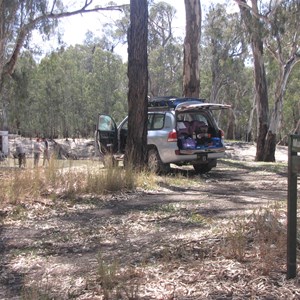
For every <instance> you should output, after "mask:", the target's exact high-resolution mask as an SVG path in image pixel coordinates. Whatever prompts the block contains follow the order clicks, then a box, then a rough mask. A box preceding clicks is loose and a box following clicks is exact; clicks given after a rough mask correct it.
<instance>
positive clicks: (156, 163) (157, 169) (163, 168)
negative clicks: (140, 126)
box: [148, 149, 170, 174]
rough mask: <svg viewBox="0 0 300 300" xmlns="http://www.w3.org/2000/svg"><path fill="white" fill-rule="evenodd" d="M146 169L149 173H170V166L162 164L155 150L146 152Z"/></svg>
mask: <svg viewBox="0 0 300 300" xmlns="http://www.w3.org/2000/svg"><path fill="white" fill-rule="evenodd" d="M148 168H149V170H150V171H151V172H154V173H157V174H161V173H164V174H165V173H168V172H170V164H164V163H163V162H162V161H161V159H160V156H159V153H158V151H157V150H156V149H149V150H148Z"/></svg>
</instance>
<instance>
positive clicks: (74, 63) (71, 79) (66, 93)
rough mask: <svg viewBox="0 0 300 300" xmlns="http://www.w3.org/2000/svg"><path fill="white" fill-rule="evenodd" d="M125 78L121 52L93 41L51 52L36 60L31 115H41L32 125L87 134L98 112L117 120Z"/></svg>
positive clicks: (122, 107) (50, 133)
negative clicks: (104, 48)
mask: <svg viewBox="0 0 300 300" xmlns="http://www.w3.org/2000/svg"><path fill="white" fill-rule="evenodd" d="M126 84H127V80H126V69H125V65H124V64H123V63H122V60H121V57H120V56H119V55H117V54H114V53H111V52H110V51H106V50H103V49H102V48H101V47H100V46H99V45H97V44H93V43H90V44H89V45H76V46H71V47H69V48H67V49H61V50H60V51H56V52H53V53H51V54H50V55H48V56H47V57H45V58H44V59H43V60H42V61H41V62H40V64H39V65H38V67H37V72H36V76H35V77H34V79H33V80H32V82H31V86H30V94H31V98H32V99H33V101H32V104H31V105H32V109H31V111H32V112H34V114H33V116H32V118H33V119H37V118H39V115H42V116H43V121H42V120H39V121H37V124H38V126H37V127H36V128H38V129H39V130H40V131H41V133H42V134H43V135H47V136H49V137H57V136H63V137H79V136H84V137H87V136H92V135H93V133H94V130H95V124H96V117H97V113H99V112H103V113H107V114H112V115H113V117H114V118H116V119H117V120H119V121H120V119H121V118H123V117H124V116H125V114H126V104H127V99H126V91H127V87H126ZM33 103H35V105H33ZM115 111H117V112H116V114H114V112H115Z"/></svg>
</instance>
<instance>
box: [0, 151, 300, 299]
mask: <svg viewBox="0 0 300 300" xmlns="http://www.w3.org/2000/svg"><path fill="white" fill-rule="evenodd" d="M232 147H233V148H234V150H233V151H232V153H233V154H232V155H231V157H230V159H227V160H226V159H225V160H223V161H221V162H220V163H219V165H218V167H217V168H216V169H214V170H213V171H212V172H211V173H209V174H206V175H204V176H199V175H193V173H192V172H190V173H185V171H180V170H179V171H178V170H177V169H174V170H173V172H174V174H175V175H174V176H176V174H177V173H178V172H182V174H181V176H182V181H183V184H182V185H180V186H176V185H175V184H166V181H165V180H164V179H162V178H158V180H161V182H162V183H161V187H160V188H159V189H158V190H152V191H149V190H141V189H139V190H138V191H137V192H136V193H132V192H131V193H118V194H108V195H105V196H101V197H95V196H92V195H87V196H85V197H80V198H79V197H78V198H77V199H65V198H59V199H56V200H53V199H51V198H49V197H47V196H46V195H45V197H44V198H40V199H24V201H22V202H21V203H20V204H19V205H18V206H16V207H14V206H13V205H11V206H6V207H5V206H4V207H2V208H1V211H0V216H1V231H0V234H1V240H0V251H1V273H0V298H1V299H144V300H148V299H163V300H167V299H173V300H175V299H177V300H191V299H195V300H196V299H199V300H201V299H300V286H299V280H298V277H296V278H295V279H292V280H287V279H286V199H287V172H286V168H287V166H286V162H285V163H284V162H283V166H282V167H281V169H280V172H270V171H268V169H266V170H265V169H264V166H258V164H257V163H254V162H253V160H252V158H253V156H252V157H250V158H249V155H250V153H251V152H250V151H249V148H246V147H244V146H243V147H239V148H237V147H236V146H234V145H232ZM245 149H247V150H245ZM243 151H247V152H246V154H247V155H246V156H245V157H246V158H247V160H245V158H244V157H243ZM282 151H283V150H282ZM238 158H240V160H239V159H238ZM241 161H242V162H243V163H241ZM245 161H246V163H244V162H245ZM187 174H188V176H187ZM189 180H192V181H193V183H191V184H190V185H189ZM197 180H198V181H199V184H197V183H195V182H197Z"/></svg>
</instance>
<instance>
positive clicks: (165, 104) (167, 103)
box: [148, 96, 205, 110]
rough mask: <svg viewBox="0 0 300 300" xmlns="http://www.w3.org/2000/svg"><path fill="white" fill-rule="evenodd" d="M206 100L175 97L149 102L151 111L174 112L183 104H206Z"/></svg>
mask: <svg viewBox="0 0 300 300" xmlns="http://www.w3.org/2000/svg"><path fill="white" fill-rule="evenodd" d="M204 102H205V99H200V98H188V97H174V96H165V97H155V98H152V99H150V100H149V101H148V109H149V110H172V109H175V108H176V107H177V105H179V104H181V103H194V104H200V103H204Z"/></svg>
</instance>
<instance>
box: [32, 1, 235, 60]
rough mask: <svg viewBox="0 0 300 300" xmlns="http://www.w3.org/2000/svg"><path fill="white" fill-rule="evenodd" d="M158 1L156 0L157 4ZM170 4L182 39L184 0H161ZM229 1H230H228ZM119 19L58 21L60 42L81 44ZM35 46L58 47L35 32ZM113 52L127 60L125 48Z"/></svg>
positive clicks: (99, 15)
mask: <svg viewBox="0 0 300 300" xmlns="http://www.w3.org/2000/svg"><path fill="white" fill-rule="evenodd" d="M67 1H69V5H73V4H72V3H77V4H78V3H81V2H80V1H82V0H80V1H79V0H77V1H76V2H75V1H74V0H64V2H67ZM72 1H73V2H72ZM158 1H159V0H156V2H158ZM162 1H164V2H167V3H169V4H171V5H172V6H173V7H175V9H176V14H175V19H174V21H173V28H174V31H175V35H176V36H182V37H184V30H185V7H184V0H176V1H174V0H162ZM224 1H225V0H210V1H208V0H202V1H201V5H202V9H203V6H208V5H209V4H210V3H212V2H214V3H217V2H224ZM229 1H230V0H229ZM100 2H101V6H105V3H107V2H108V0H107V1H103V0H100ZM114 2H115V3H116V4H118V5H121V4H129V2H130V0H114ZM120 17H121V13H120V12H117V11H100V12H96V13H87V14H82V15H75V16H71V17H67V18H63V19H61V20H60V25H59V28H60V31H61V32H62V33H63V36H62V40H63V41H64V43H65V44H66V45H67V46H70V45H75V44H82V43H83V42H84V39H85V34H86V32H87V31H88V30H90V31H92V32H93V33H94V35H95V36H99V37H101V36H102V24H103V23H105V22H108V21H109V20H113V19H114V20H115V19H118V18H120ZM34 41H35V44H38V45H42V49H43V51H44V52H50V51H53V50H55V49H56V48H57V47H58V43H57V35H54V36H53V37H52V38H51V40H50V41H49V42H46V41H42V39H41V37H40V35H39V34H38V33H37V32H36V33H34ZM115 52H116V53H118V54H120V55H121V56H122V58H123V60H127V46H117V47H116V48H115Z"/></svg>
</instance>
